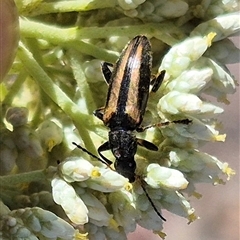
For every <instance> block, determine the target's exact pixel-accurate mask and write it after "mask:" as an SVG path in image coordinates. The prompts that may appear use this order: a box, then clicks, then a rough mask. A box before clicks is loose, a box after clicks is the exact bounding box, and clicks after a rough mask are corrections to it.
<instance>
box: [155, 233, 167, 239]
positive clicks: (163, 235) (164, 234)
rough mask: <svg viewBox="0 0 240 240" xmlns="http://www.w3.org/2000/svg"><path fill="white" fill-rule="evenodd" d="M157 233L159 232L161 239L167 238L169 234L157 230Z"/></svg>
mask: <svg viewBox="0 0 240 240" xmlns="http://www.w3.org/2000/svg"><path fill="white" fill-rule="evenodd" d="M156 234H157V235H158V236H159V237H160V238H161V239H165V237H166V236H167V234H166V233H164V232H156Z"/></svg>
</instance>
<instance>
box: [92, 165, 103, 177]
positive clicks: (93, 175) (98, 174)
mask: <svg viewBox="0 0 240 240" xmlns="http://www.w3.org/2000/svg"><path fill="white" fill-rule="evenodd" d="M91 177H101V173H100V172H99V169H98V168H97V167H94V168H93V170H92V172H91Z"/></svg>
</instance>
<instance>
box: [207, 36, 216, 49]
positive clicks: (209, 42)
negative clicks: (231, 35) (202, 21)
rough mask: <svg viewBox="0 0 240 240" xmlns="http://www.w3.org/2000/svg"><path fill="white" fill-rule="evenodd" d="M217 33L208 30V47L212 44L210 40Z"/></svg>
mask: <svg viewBox="0 0 240 240" xmlns="http://www.w3.org/2000/svg"><path fill="white" fill-rule="evenodd" d="M216 35H217V34H216V33H215V32H210V33H209V34H208V35H207V43H208V47H210V46H211V45H212V40H213V39H214V37H215V36H216Z"/></svg>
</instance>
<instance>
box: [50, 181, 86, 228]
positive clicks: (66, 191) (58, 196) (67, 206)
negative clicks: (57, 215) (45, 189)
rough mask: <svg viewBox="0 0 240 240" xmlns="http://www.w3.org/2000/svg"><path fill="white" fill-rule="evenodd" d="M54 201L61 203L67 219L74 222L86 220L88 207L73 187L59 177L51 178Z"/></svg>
mask: <svg viewBox="0 0 240 240" xmlns="http://www.w3.org/2000/svg"><path fill="white" fill-rule="evenodd" d="M52 194H53V199H54V201H55V202H56V203H57V204H59V205H61V206H62V208H63V209H64V211H65V213H66V214H67V216H68V217H69V219H70V220H71V221H72V222H74V223H75V224H85V223H87V222H88V209H87V207H86V205H85V204H84V202H83V201H82V199H81V198H80V197H79V196H78V195H77V194H76V192H75V190H74V188H73V187H72V186H71V185H69V184H68V183H66V182H65V181H64V180H62V179H61V178H59V177H55V178H54V179H53V180H52Z"/></svg>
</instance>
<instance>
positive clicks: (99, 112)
mask: <svg viewBox="0 0 240 240" xmlns="http://www.w3.org/2000/svg"><path fill="white" fill-rule="evenodd" d="M103 111H104V107H101V108H98V109H96V110H95V111H94V112H93V114H94V115H95V116H96V117H97V118H99V119H100V120H102V121H103Z"/></svg>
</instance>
